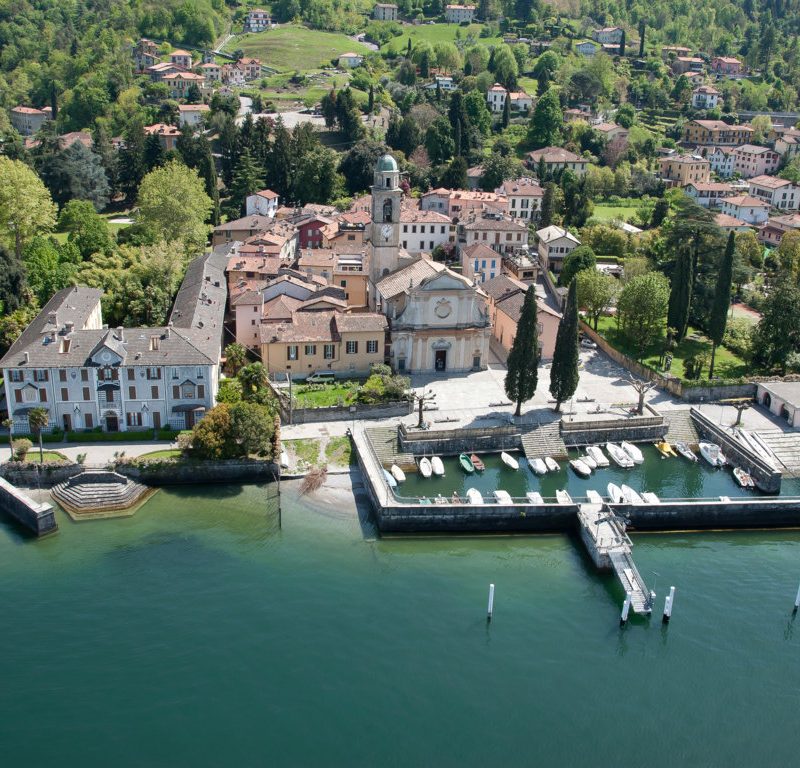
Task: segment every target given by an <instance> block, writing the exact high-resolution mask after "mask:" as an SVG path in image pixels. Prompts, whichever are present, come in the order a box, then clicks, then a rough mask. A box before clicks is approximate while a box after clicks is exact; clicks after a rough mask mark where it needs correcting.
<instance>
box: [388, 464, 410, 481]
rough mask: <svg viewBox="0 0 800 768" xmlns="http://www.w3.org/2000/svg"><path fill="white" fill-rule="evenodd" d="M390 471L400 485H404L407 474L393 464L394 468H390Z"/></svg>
mask: <svg viewBox="0 0 800 768" xmlns="http://www.w3.org/2000/svg"><path fill="white" fill-rule="evenodd" d="M389 471H390V472H391V473H392V477H393V478H394V479H395V480H397V482H398V483H404V482H405V481H406V473H405V472H403V470H402V469H400V467H398V466H397V464H392V466H391V467H389Z"/></svg>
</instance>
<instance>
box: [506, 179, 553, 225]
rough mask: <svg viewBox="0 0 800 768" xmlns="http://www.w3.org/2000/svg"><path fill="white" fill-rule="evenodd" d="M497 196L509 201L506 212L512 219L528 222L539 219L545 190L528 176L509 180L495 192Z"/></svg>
mask: <svg viewBox="0 0 800 768" xmlns="http://www.w3.org/2000/svg"><path fill="white" fill-rule="evenodd" d="M495 194H497V195H502V196H504V197H505V198H506V199H507V200H508V207H507V209H506V210H507V211H508V215H509V216H511V217H512V218H514V219H520V220H522V221H526V222H529V221H532V220H534V219H536V218H538V215H539V211H540V210H541V208H542V199H543V198H544V190H543V189H542V188H541V187H540V186H539V185H538V184H537V183H536V181H535V180H534V179H531V178H530V177H528V176H521V177H520V178H518V179H509V180H508V181H504V182H503V184H502V185H501V186H499V187H498V188H497V189H496V190H495Z"/></svg>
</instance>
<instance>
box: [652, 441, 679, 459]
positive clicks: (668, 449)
mask: <svg viewBox="0 0 800 768" xmlns="http://www.w3.org/2000/svg"><path fill="white" fill-rule="evenodd" d="M655 446H656V450H657V451H658V452H659V453H660V454H661V455H662V456H663V457H664V458H665V459H668V458H670V457H671V456H677V455H678V454H677V453H675V449H674V448H673V447H672V446H671V445H670V444H669V443H668V442H667V441H666V440H661V441H659V442H657V443H656V444H655Z"/></svg>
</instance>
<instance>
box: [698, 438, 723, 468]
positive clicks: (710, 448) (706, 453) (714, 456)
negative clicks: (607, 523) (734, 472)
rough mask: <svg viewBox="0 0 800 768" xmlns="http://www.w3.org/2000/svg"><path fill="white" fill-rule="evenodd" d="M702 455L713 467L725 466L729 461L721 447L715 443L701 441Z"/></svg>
mask: <svg viewBox="0 0 800 768" xmlns="http://www.w3.org/2000/svg"><path fill="white" fill-rule="evenodd" d="M700 455H701V456H702V457H703V458H704V459H705V460H706V461H707V462H708V463H709V464H710V465H711V466H712V467H724V466H725V465H726V464H727V463H728V460H727V459H726V458H725V455H724V454H723V453H722V451H721V450H720V447H719V446H718V445H714V443H700Z"/></svg>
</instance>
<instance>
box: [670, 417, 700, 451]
mask: <svg viewBox="0 0 800 768" xmlns="http://www.w3.org/2000/svg"><path fill="white" fill-rule="evenodd" d="M664 418H665V419H666V421H667V423H668V424H669V430H668V431H667V440H668V441H669V442H670V443H688V444H689V445H690V446H696V445H697V443H698V442H699V441H700V436H699V435H698V434H697V429H696V428H695V425H694V421H693V420H692V417H691V415H690V413H689V410H688V409H686V410H680V411H668V412H667V413H665V414H664Z"/></svg>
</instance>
